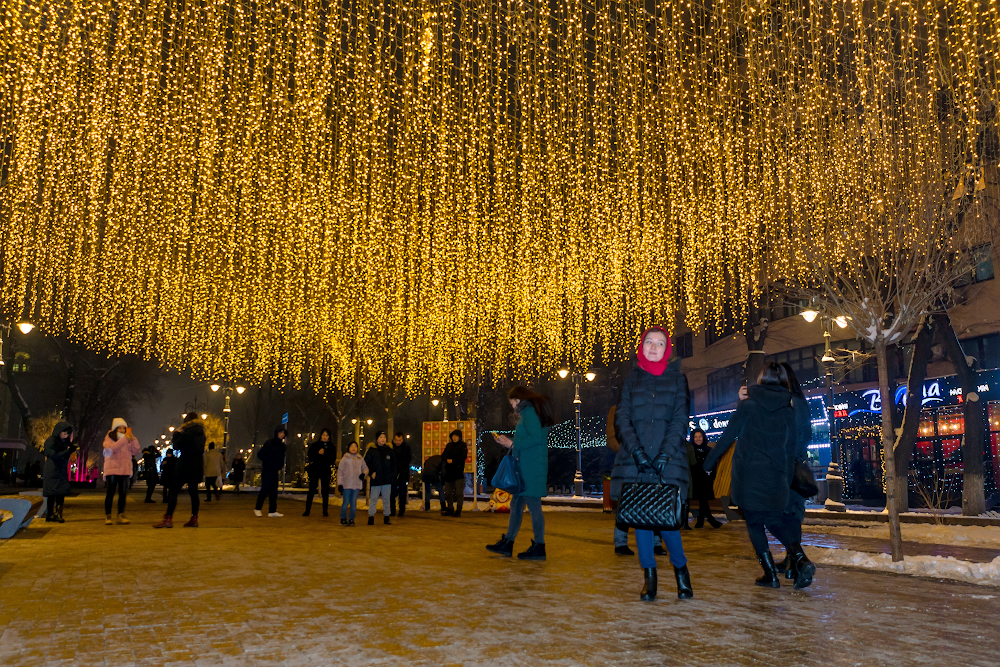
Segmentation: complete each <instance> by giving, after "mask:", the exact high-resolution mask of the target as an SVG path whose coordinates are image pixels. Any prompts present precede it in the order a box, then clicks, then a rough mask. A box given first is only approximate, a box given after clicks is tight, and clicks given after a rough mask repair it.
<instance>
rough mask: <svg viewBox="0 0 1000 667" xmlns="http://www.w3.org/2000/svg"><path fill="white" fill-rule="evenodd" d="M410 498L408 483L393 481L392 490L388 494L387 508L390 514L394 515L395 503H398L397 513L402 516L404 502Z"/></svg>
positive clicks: (395, 511)
mask: <svg viewBox="0 0 1000 667" xmlns="http://www.w3.org/2000/svg"><path fill="white" fill-rule="evenodd" d="M409 497H410V481H409V480H405V481H403V480H393V482H392V490H391V491H390V492H389V507H391V508H392V513H393V514H396V513H397V510H396V501H397V500H398V501H399V510H398V513H399V514H402V513H403V512H405V511H406V501H407V500H408V499H409Z"/></svg>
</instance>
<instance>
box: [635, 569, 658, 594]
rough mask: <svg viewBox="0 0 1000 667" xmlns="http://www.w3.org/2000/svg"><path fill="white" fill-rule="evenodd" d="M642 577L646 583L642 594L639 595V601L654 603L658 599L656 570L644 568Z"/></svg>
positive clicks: (643, 585)
mask: <svg viewBox="0 0 1000 667" xmlns="http://www.w3.org/2000/svg"><path fill="white" fill-rule="evenodd" d="M642 576H643V578H644V579H645V582H644V583H643V584H642V592H641V593H639V599H640V600H642V601H643V602H652V601H653V600H655V599H656V568H655V567H644V568H642Z"/></svg>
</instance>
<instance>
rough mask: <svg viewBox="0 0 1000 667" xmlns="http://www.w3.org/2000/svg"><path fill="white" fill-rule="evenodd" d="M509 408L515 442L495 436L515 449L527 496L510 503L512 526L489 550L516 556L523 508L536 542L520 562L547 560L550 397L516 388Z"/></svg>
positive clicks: (514, 454)
mask: <svg viewBox="0 0 1000 667" xmlns="http://www.w3.org/2000/svg"><path fill="white" fill-rule="evenodd" d="M507 397H508V398H509V399H510V406H511V407H512V408H514V410H515V411H516V412H517V413H518V420H517V426H516V427H515V428H514V439H513V440H511V439H510V438H508V437H507V436H505V435H497V434H494V436H493V437H495V438H496V440H497V442H499V443H500V444H501V445H503V446H504V447H508V448H512V450H511V451H512V453H513V456H514V458H515V459H517V460H518V463H519V464H520V468H521V477H522V478H523V479H524V492H523V493H519V494H517V495H515V496H514V497H512V498H511V500H510V523H508V524H507V532H506V534H504V535H503V536H501V537H500V541H499V542H497V543H496V544H491V545H489V546H487V547H486V548H487V549H489V550H490V551H492V552H493V553H498V554H500V555H501V556H510V555H511V554H513V553H514V539H515V538H516V537H517V532H518V531H519V530H520V529H521V518H522V517H523V515H524V508H525V507H527V508H528V512H530V513H531V528H532V530H533V531H534V533H535V539H533V540H532V541H531V547H529V548H528V550H527V551H523V552H521V553H519V554H518V555H517V557H518V558H520V559H521V560H545V517H544V516H542V496H544V495H545V492H546V489H547V488H548V487H547V483H548V475H549V445H548V438H549V427H550V426H552V424H553V423H554V422H555V420H554V419H553V417H552V407H551V404H550V402H549V399H548V397H547V396H542V395H541V394H538V393H535V392H533V391H531V390H530V389H528V388H527V387H514V388H513V389H511V390H510V393H509V394H507Z"/></svg>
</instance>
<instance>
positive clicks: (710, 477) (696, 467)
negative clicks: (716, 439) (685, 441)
mask: <svg viewBox="0 0 1000 667" xmlns="http://www.w3.org/2000/svg"><path fill="white" fill-rule="evenodd" d="M689 443H690V447H691V449H692V450H694V463H693V464H692V466H691V491H692V493H691V497H692V499H693V500H697V501H698V522H697V523H695V524H694V527H695V528H702V527H704V526H705V521H708V523H709V525H711V526H712V528H718V527H719V526H721V525H722V523H721V522H720V521H719V520H718V519H716V518H715V517H714V516H712V508H711V506H710V505H709V501H710V500H714V499H715V493H714V492H713V491H712V485H713V484H714V483H715V471H714V470H713V471H712V472H710V473H709V472H705V469H704V468H702V465H703V464H704V463H705V459H707V458H708V455H709V454H711V453H712V445H711V443H710V442H709V441H708V436H706V435H705V432H704V431H702V430H701V429H700V428H696V429H695V430H693V431H691V439H690V440H689Z"/></svg>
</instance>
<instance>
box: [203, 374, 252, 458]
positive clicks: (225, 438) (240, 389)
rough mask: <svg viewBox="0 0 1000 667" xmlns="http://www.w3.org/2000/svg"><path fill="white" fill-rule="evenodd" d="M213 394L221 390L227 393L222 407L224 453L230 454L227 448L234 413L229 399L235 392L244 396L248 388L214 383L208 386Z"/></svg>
mask: <svg viewBox="0 0 1000 667" xmlns="http://www.w3.org/2000/svg"><path fill="white" fill-rule="evenodd" d="M208 388H209V389H211V390H212V391H213V392H218V391H219V390H220V389H221V390H223V392H224V393H225V398H226V402H225V404H224V405H223V406H222V414H223V415H224V417H223V420H222V421H223V428H222V451H223V452H225V453H226V454H228V450H227V447H228V445H229V413H231V412H232V411H233V409H232V407H230V405H229V399H230V398H231V397H232V395H233V392H234V391H235V392H236V393H237V394H240V395H242V394H243V392H245V391H246V387H241V386H233V385H231V384H226V385H221V384H218V383H213V384H210V385H209V386H208Z"/></svg>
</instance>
